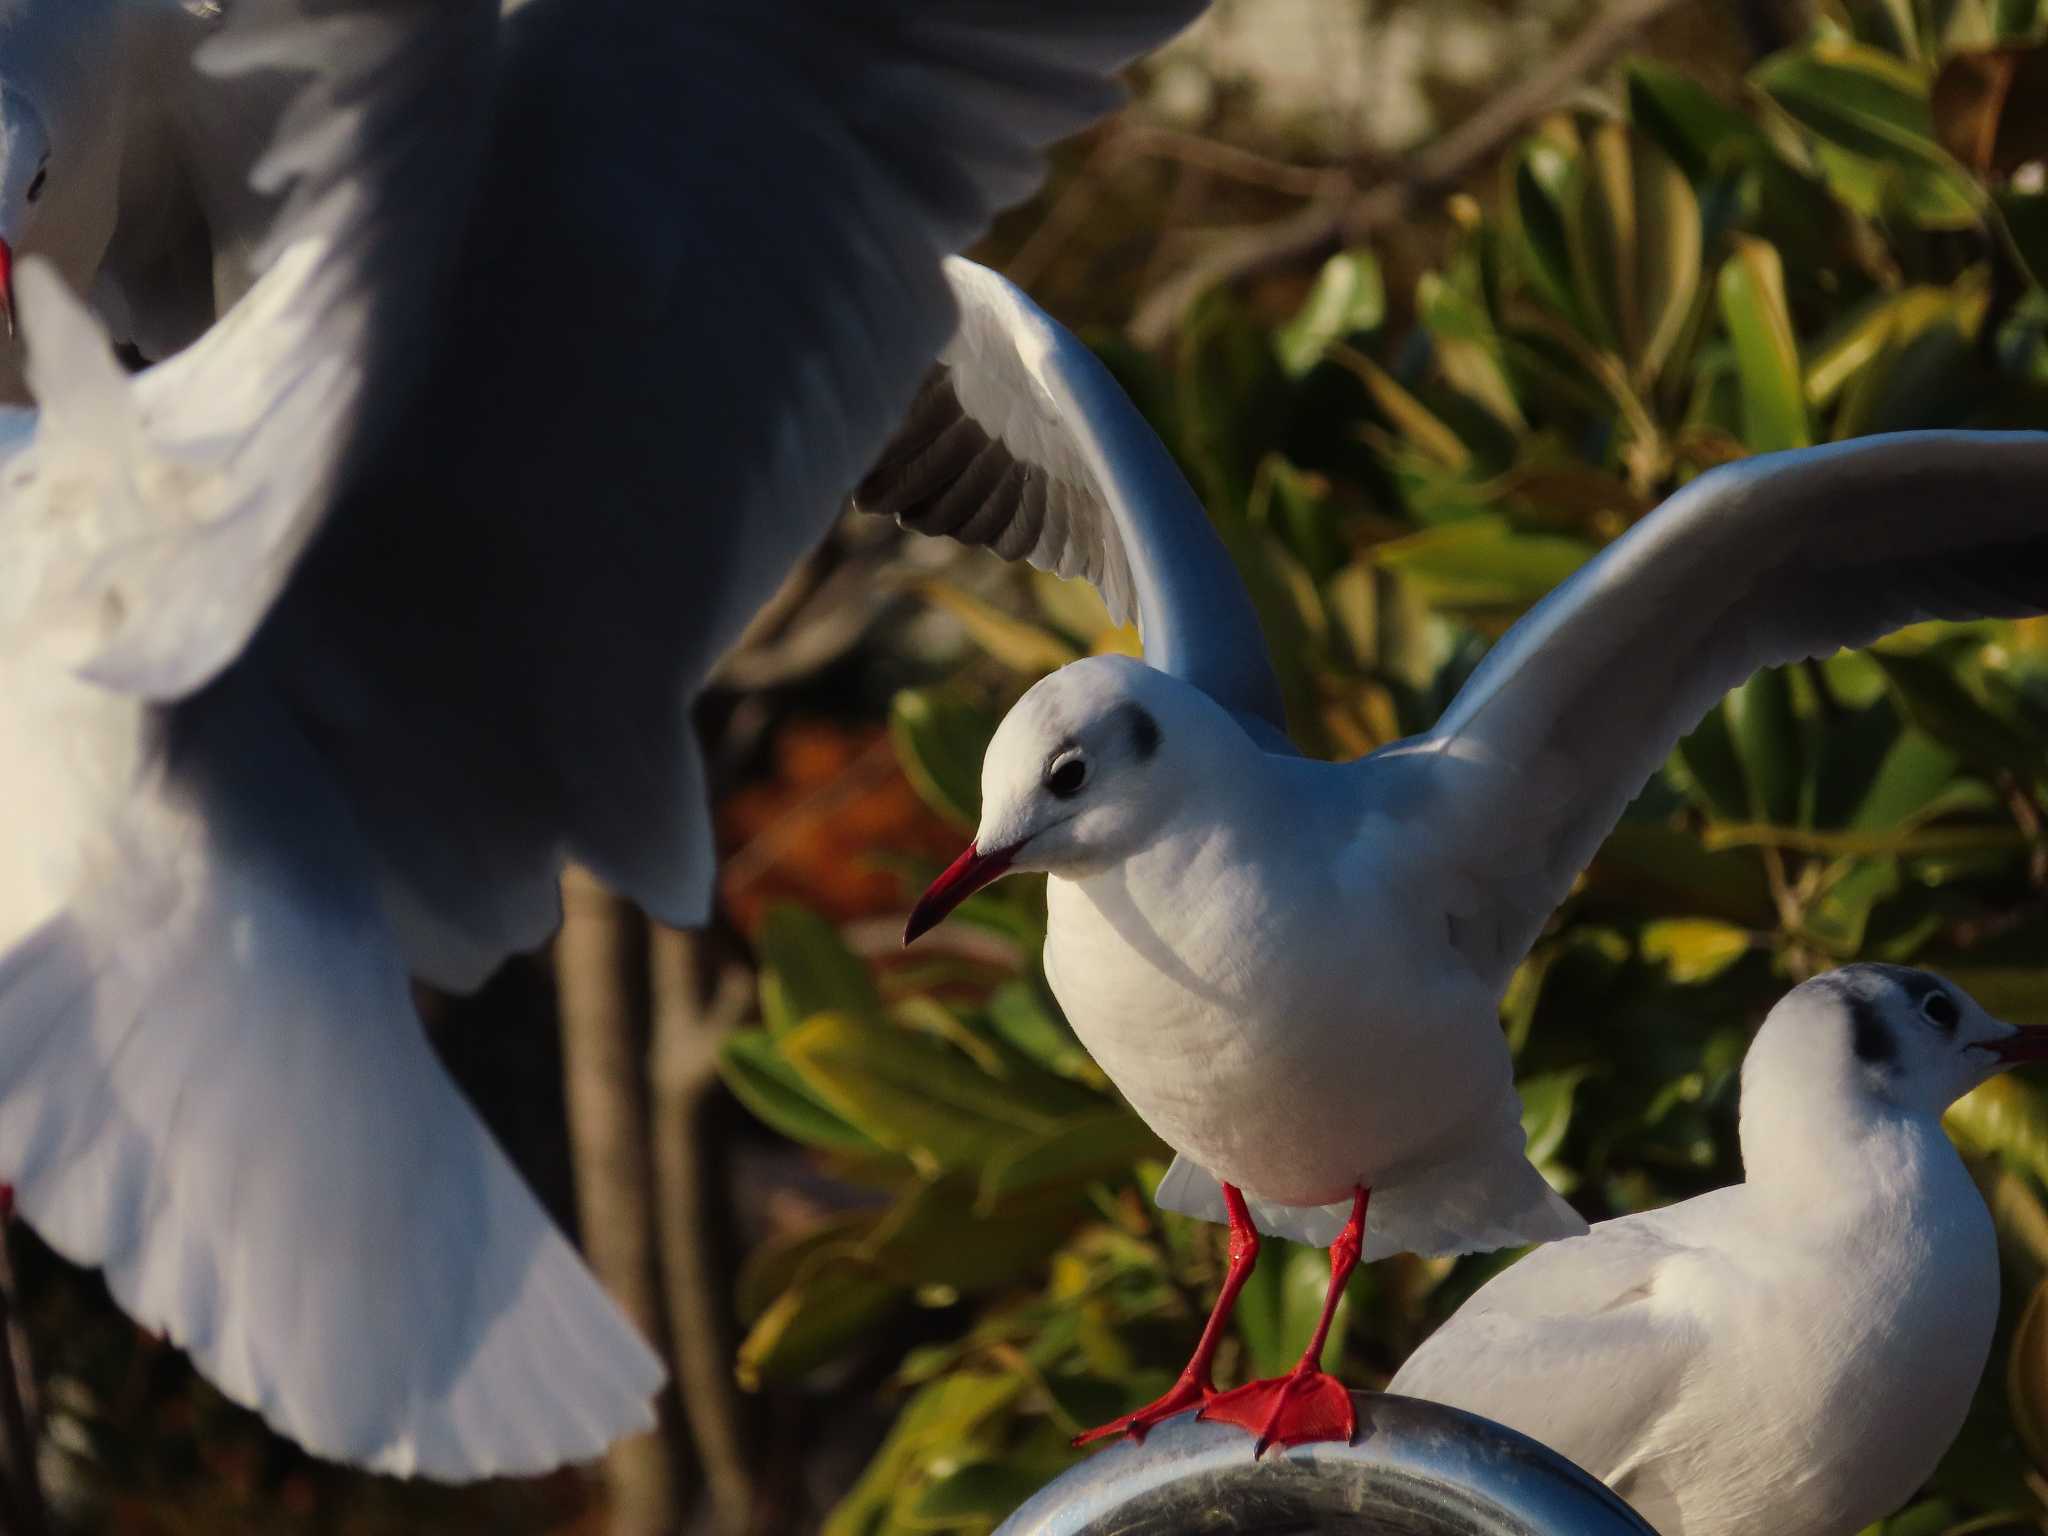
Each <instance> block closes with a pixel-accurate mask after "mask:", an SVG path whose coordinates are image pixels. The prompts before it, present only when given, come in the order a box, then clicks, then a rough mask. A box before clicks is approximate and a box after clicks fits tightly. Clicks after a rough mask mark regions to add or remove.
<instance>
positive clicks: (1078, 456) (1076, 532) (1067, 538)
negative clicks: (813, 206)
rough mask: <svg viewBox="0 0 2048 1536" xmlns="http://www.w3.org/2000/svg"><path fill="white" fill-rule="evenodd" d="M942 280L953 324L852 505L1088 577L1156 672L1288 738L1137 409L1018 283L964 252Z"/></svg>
mask: <svg viewBox="0 0 2048 1536" xmlns="http://www.w3.org/2000/svg"><path fill="white" fill-rule="evenodd" d="M946 276H947V279H948V281H950V283H951V284H952V288H953V295H954V298H955V299H956V300H957V301H958V303H959V306H960V324H959V327H958V329H956V330H955V331H954V333H953V339H952V340H951V341H949V342H948V343H947V344H946V348H945V350H944V351H943V352H941V353H940V354H939V361H938V366H937V367H935V368H934V369H933V370H932V371H931V372H930V373H929V374H927V375H926V377H925V382H924V386H923V388H922V389H921V390H920V391H919V392H918V396H917V399H916V401H915V402H914V403H913V404H912V406H911V408H910V412H909V414H908V415H907V416H906V417H905V418H904V421H903V423H902V424H901V425H900V426H899V427H898V428H897V430H896V434H895V436H894V437H893V438H892V439H891V440H890V442H889V445H888V447H887V448H886V449H884V450H883V453H882V456H881V458H880V460H879V461H878V462H877V463H876V465H875V467H874V468H873V469H872V470H870V471H869V472H868V474H867V476H866V478H865V479H863V480H862V482H861V484H860V488H859V489H858V490H857V491H856V492H855V494H854V502H855V505H856V506H858V507H859V508H860V509H861V510H863V511H867V512H874V513H879V514H882V515H885V516H891V517H894V518H896V519H897V521H899V522H900V523H902V524H903V526H904V527H906V528H909V529H913V530H914V531H916V532H918V533H929V534H943V535H945V536H947V537H949V538H954V539H958V540H959V541H960V542H962V543H964V544H973V545H980V546H982V547H985V548H987V549H990V550H992V551H994V552H995V553H996V554H998V555H1000V556H1002V558H1004V559H1005V560H1024V561H1028V562H1029V563H1030V564H1032V565H1034V566H1037V567H1038V568H1039V569H1040V570H1044V571H1052V572H1054V573H1056V574H1058V575H1061V576H1078V577H1082V578H1084V579H1085V580H1087V581H1088V582H1089V583H1091V584H1092V585H1093V586H1094V587H1095V589H1096V590H1097V591H1098V592H1100V593H1101V594H1102V597H1103V601H1104V602H1106V603H1107V604H1108V605H1109V611H1110V613H1111V614H1112V615H1113V616H1114V617H1115V618H1116V619H1117V620H1118V621H1119V622H1128V621H1130V620H1133V619H1135V620H1137V621H1138V624H1139V628H1140V631H1141V633H1142V635H1143V637H1144V642H1145V659H1146V660H1147V661H1148V662H1150V663H1151V664H1152V665H1153V666H1155V667H1158V668H1160V669H1161V670H1162V671H1165V672H1169V673H1171V674H1173V675H1174V676H1176V677H1179V678H1182V679H1183V680H1185V681H1187V682H1190V683H1193V684H1194V685H1195V686H1196V687H1198V688H1201V689H1203V690H1204V691H1205V692H1207V693H1208V694H1209V695H1210V697H1212V698H1214V699H1215V700H1216V701H1217V702H1218V703H1220V704H1222V705H1223V706H1224V707H1225V708H1227V709H1229V710H1231V711H1232V712H1233V713H1235V714H1238V715H1240V716H1247V717H1250V718H1251V719H1254V720H1258V721H1262V722H1264V723H1265V724H1267V725H1270V726H1272V727H1273V728H1274V729H1275V731H1279V730H1284V728H1285V725H1286V721H1285V719H1284V718H1283V712H1282V706H1281V701H1280V685H1279V683H1278V681H1277V680H1276V679H1275V678H1274V675H1273V669H1272V664H1271V662H1270V661H1269V659H1268V657H1267V652H1266V643H1265V638H1264V636H1263V635H1262V634H1261V633H1260V630H1259V623H1258V617H1257V615H1256V614H1255V613H1254V612H1253V609H1252V605H1251V599H1250V598H1249V597H1248V596H1247V595H1246V593H1245V590H1244V584H1243V583H1242V582H1241V581H1240V580H1239V579H1238V575H1237V572H1236V570H1235V569H1234V568H1233V567H1232V565H1231V563H1230V557H1229V555H1228V554H1227V553H1225V551H1224V548H1223V543H1222V541H1221V540H1220V539H1219V538H1217V536H1216V531H1215V529H1214V528H1213V527H1211V526H1210V523H1209V519H1208V515H1207V514H1206V513H1205V512H1204V511H1203V510H1202V504H1201V502H1200V501H1198V500H1197V499H1196V497H1195V493H1194V490H1193V489H1192V487H1190V486H1189V485H1188V483H1187V480H1186V479H1185V478H1184V477H1183V476H1182V474H1181V472H1180V470H1179V468H1178V466H1176V465H1175V464H1174V462H1173V459H1172V457H1171V456H1170V455H1169V454H1168V453H1167V451H1166V448H1165V446H1164V445H1163V444H1162V443H1161V442H1160V441H1159V439H1158V437H1157V435H1156V434H1154V432H1153V431H1152V428H1151V427H1150V425H1149V424H1147V422H1146V421H1145V419H1144V417H1142V416H1141V415H1140V414H1139V413H1138V410H1137V407H1136V406H1134V405H1132V404H1131V402H1130V400H1129V398H1128V397H1126V396H1125V394H1124V392H1123V390H1122V389H1121V388H1120V387H1119V386H1118V385H1117V383H1116V381H1115V379H1113V378H1111V377H1110V374H1109V370H1108V369H1106V368H1105V367H1103V365H1102V363H1101V362H1100V361H1099V360H1098V359H1097V358H1096V357H1095V355H1094V354H1093V353H1092V352H1090V351H1089V350H1088V349H1087V348H1086V347H1085V346H1083V345H1082V344H1081V342H1080V341H1079V340H1078V339H1077V338H1075V337H1074V336H1073V335H1072V334H1071V333H1070V332H1069V331H1067V330H1066V329H1065V328H1064V327H1063V326H1061V325H1060V324H1059V323H1058V322H1056V321H1055V320H1053V319H1052V318H1051V317H1050V316H1049V315H1047V314H1046V313H1045V312H1044V311H1043V310H1041V309H1040V308H1039V307H1038V306H1037V305H1036V304H1034V303H1032V302H1031V300H1030V299H1029V298H1027V297H1026V296H1025V295H1024V294H1023V293H1022V292H1021V291H1019V290H1018V289H1017V287H1016V286H1015V285H1014V284H1012V283H1010V282H1008V281H1007V280H1005V279H1004V278H1002V277H1001V276H999V275H998V274H996V273H994V272H991V271H989V270H988V269H987V268H986V267H980V266H976V265H975V264H974V263H973V262H970V261H966V260H963V259H960V258H957V257H956V258H955V259H953V260H951V261H949V262H948V263H947V264H946Z"/></svg>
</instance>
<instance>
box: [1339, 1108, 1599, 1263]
mask: <svg viewBox="0 0 2048 1536" xmlns="http://www.w3.org/2000/svg"><path fill="white" fill-rule="evenodd" d="M1585 1231H1586V1219H1585V1217H1583V1216H1581V1215H1580V1214H1579V1213H1578V1212H1577V1211H1575V1210H1573V1209H1572V1208H1571V1206H1570V1204H1569V1203H1568V1202H1567V1201H1566V1200H1565V1198H1564V1197H1563V1196H1562V1195H1560V1194H1559V1193H1558V1192H1557V1191H1556V1190H1554V1189H1552V1188H1551V1187H1550V1185H1549V1183H1548V1182H1546V1181H1545V1179H1544V1177H1543V1175H1542V1174H1540V1173H1538V1172H1537V1171H1536V1169H1535V1168H1534V1167H1533V1166H1532V1165H1531V1164H1530V1162H1529V1160H1528V1159H1527V1158H1526V1157H1524V1156H1523V1155H1522V1148H1521V1135H1520V1128H1519V1127H1517V1128H1516V1136H1515V1146H1514V1148H1513V1153H1512V1155H1511V1156H1510V1155H1507V1154H1506V1153H1505V1152H1504V1151H1498V1150H1497V1151H1495V1152H1494V1153H1492V1154H1491V1155H1478V1156H1472V1157H1468V1158H1464V1159H1461V1160H1460V1161H1458V1162H1454V1163H1446V1164H1444V1165H1443V1166H1441V1167H1433V1168H1430V1169H1428V1170H1426V1171H1424V1172H1421V1173H1419V1174H1417V1175H1415V1176H1413V1177H1409V1178H1394V1179H1389V1180H1387V1181H1386V1182H1385V1183H1384V1184H1382V1185H1381V1186H1380V1187H1379V1188H1377V1189H1375V1190H1374V1191H1373V1192H1372V1210H1371V1214H1370V1215H1369V1216H1368V1217H1367V1219H1366V1228H1365V1254H1364V1257H1365V1258H1366V1259H1367V1260H1372V1259H1383V1258H1385V1257H1387V1256H1388V1255H1389V1254H1395V1253H1419V1254H1421V1255H1423V1256H1424V1257H1425V1258H1435V1257H1438V1256H1441V1255H1446V1254H1458V1253H1487V1252H1490V1251H1492V1250H1493V1249H1495V1248H1521V1247H1526V1246H1527V1245H1529V1244H1531V1243H1548V1242H1553V1241H1555V1240H1556V1239H1558V1238H1560V1237H1578V1236H1580V1235H1582V1234H1583V1233H1584V1232H1585Z"/></svg>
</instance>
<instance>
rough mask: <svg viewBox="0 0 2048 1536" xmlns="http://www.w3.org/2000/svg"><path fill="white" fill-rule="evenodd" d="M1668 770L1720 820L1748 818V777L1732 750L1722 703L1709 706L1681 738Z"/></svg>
mask: <svg viewBox="0 0 2048 1536" xmlns="http://www.w3.org/2000/svg"><path fill="white" fill-rule="evenodd" d="M1669 771H1670V772H1671V773H1672V776H1673V779H1674V781H1675V782H1676V783H1677V784H1678V786H1679V787H1680V788H1681V789H1682V790H1684V792H1685V793H1686V794H1687V795H1688V796H1690V797H1691V799H1692V800H1693V801H1694V802H1695V803H1696V804H1698V805H1699V806H1700V808H1701V809H1703V810H1705V811H1707V812H1709V813H1710V814H1712V815H1714V816H1717V817H1719V818H1720V819H1721V820H1723V821H1746V820H1748V819H1749V815H1750V807H1749V781H1748V779H1747V778H1745V777H1744V775H1743V770H1742V759H1741V757H1740V756H1739V755H1738V754H1737V753H1736V750H1735V736H1734V733H1733V732H1732V731H1731V730H1730V729H1729V726H1728V710H1727V709H1726V707H1725V705H1724V706H1723V707H1718V708H1715V709H1710V710H1708V711H1707V713H1706V714H1705V715H1704V716H1703V717H1702V718H1701V720H1700V723H1699V724H1698V725H1696V726H1694V727H1693V728H1692V729H1691V730H1690V731H1688V732H1687V733H1686V734H1685V735H1684V736H1683V737H1682V738H1680V740H1679V743H1678V747H1677V750H1676V751H1675V752H1674V753H1673V754H1672V760H1671V762H1670V764H1669Z"/></svg>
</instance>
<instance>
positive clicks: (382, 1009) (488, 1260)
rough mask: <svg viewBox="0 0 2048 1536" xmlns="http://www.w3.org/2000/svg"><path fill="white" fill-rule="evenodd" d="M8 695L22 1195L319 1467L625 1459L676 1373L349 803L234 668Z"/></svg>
mask: <svg viewBox="0 0 2048 1536" xmlns="http://www.w3.org/2000/svg"><path fill="white" fill-rule="evenodd" d="M0 677H4V678H6V681H7V684H8V686H7V688H6V697H5V702H4V705H0V711H4V713H0V790H4V798H5V800H6V802H7V803H8V805H10V806H11V807H14V808H16V810H15V814H16V815H17V816H19V817H20V818H21V820H22V821H23V822H24V823H26V824H19V825H13V826H10V827H8V828H7V829H5V830H6V835H5V840H4V842H0V856H4V860H5V862H4V863H0V875H4V876H5V878H4V880H0V1178H4V1179H5V1180H7V1181H8V1182H10V1183H12V1185H13V1186H14V1189H15V1192H16V1197H17V1199H18V1202H19V1208H20V1210H21V1213H22V1215H23V1216H24V1217H25V1218H26V1219H27V1220H28V1221H29V1222H30V1223H31V1224H32V1225H33V1226H34V1227H35V1229H36V1231H37V1232H38V1233H40V1234H41V1235H42V1236H43V1238H44V1239H45V1240H46V1241H48V1242H49V1243H50V1245H51V1246H52V1247H54V1248H55V1249H56V1250H57V1251H58V1252H60V1253H62V1254H64V1255H65V1256H66V1257H67V1258H70V1259H72V1260H73V1261H74V1262H77V1263H81V1264H97V1265H102V1266H104V1268H105V1271H106V1277H107V1284H108V1287H109V1288H110V1289H111V1290H112V1292H113V1294H114V1297H115V1299H116V1300H117V1301H119V1302H120V1304H121V1305H122V1307H124V1308H125V1309H126V1310H127V1311H128V1312H129V1313H131V1314H132V1315H133V1316H134V1317H135V1318H136V1320H137V1321H139V1322H140V1323H142V1324H143V1325H144V1326H145V1327H148V1328H152V1329H156V1330H159V1331H161V1332H162V1333H163V1334H165V1335H166V1336H167V1337H168V1338H169V1339H170V1340H171V1341H172V1342H173V1343H175V1344H177V1345H179V1346H181V1347H182V1348H184V1349H186V1350H189V1351H190V1352H191V1355H192V1358H193V1361H194V1363H195V1364H196V1365H197V1366H198V1367H199V1369H200V1370H201V1371H202V1372H203V1373H204V1374H205V1375H206V1377H207V1378H208V1379H209V1380H210V1381H212V1382H213V1383H214V1384H215V1385H216V1386H217V1387H219V1388H220V1389H221V1390H222V1391H223V1392H225V1393H226V1394H227V1395H228V1396H229V1397H231V1398H233V1399H234V1400H235V1401H237V1402H240V1403H243V1404H245V1405H246V1406H248V1407H251V1408H254V1409H256V1410H257V1411H258V1412H260V1413H261V1414H262V1415H263V1416H264V1418H265V1419H267V1420H268V1421H269V1422H270V1423H271V1424H272V1425H273V1426H274V1427H275V1428H276V1429H278V1430H279V1431H280V1432H282V1433H284V1434H287V1435H289V1436H291V1437H292V1438H293V1439H295V1440H297V1441H298V1442H299V1443H300V1444H302V1445H304V1446H305V1447H306V1448H307V1449H308V1450H310V1451H312V1452H314V1453H315V1454H317V1455H321V1456H327V1457H333V1458H337V1459H341V1460H345V1461H351V1462H356V1463H359V1464H361V1465H363V1466H367V1467H372V1468H375V1469H377V1470H380V1471H385V1472H394V1473H401V1474H424V1475H427V1476H431V1477H438V1478H445V1479H468V1478H475V1477H484V1476H490V1475H496V1474H506V1473H534V1472H541V1471H546V1470H548V1469H551V1468H553V1467H556V1466H559V1465H561V1464H562V1463H563V1462H567V1461H581V1460H586V1459H589V1458H591V1457H594V1456H596V1455H598V1454H600V1453H601V1452H602V1451H603V1450H604V1448H605V1447H606V1445H608V1444H609V1443H610V1442H611V1441H612V1440H614V1439H616V1438H617V1437H618V1436H620V1435H623V1434H627V1433H630V1432H632V1431H634V1430H637V1429H641V1428H644V1427H646V1426H648V1425H649V1424H651V1423H652V1422H653V1413H652V1408H651V1399H652V1395H653V1393H654V1392H655V1391H656V1390H657V1389H658V1388H659V1387H660V1385H661V1380H662V1370H661V1366H660V1364H659V1363H658V1362H657V1361H656V1359H655V1358H654V1356H653V1355H652V1354H651V1353H650V1352H649V1350H648V1348H647V1346H646V1345H645V1344H644V1343H642V1342H641V1340H640V1338H639V1336H638V1335H637V1334H636V1333H635V1331H634V1330H633V1327H632V1325H631V1324H630V1323H628V1322H627V1321H626V1320H625V1318H624V1317H623V1316H621V1314H620V1313H619V1311H618V1309H617V1308H616V1307H615V1306H613V1305H612V1303H611V1301H610V1300H609V1299H608V1298H607V1297H606V1295H605V1293H604V1291H603V1290H602V1289H601V1288H600V1287H599V1285H598V1284H597V1282H596V1280H595V1279H593V1278H592V1276H591V1274H590V1272H589V1270H588V1269H586V1268H585V1267H584V1265H583V1263H582V1261H581V1260H580V1259H579V1258H578V1257H577V1254H576V1251H575V1249H574V1248H572V1247H571V1246H570V1245H569V1243H568V1242H567V1241H566V1240H565V1239H564V1238H563V1236H562V1235H561V1233H560V1232H558V1231H557V1230H556V1229H555V1227H554V1225H553V1224H552V1223H551V1222H550V1221H549V1220H548V1217H547V1214H546V1212H544V1211H543V1210H542V1209H541V1207H540V1206H539V1204H538V1203H537V1202H536V1201H535V1200H534V1198H533V1195H532V1194H531V1193H530V1192H529V1191H528V1190H527V1188H526V1186H525V1185H524V1183H522V1182H521V1180H520V1178H519V1175H518V1174H517V1173H516V1172H515V1171H514V1169H513V1168H512V1166H511V1164H510V1163H509V1162H507V1161H506V1159H505V1155H504V1154H503V1152H501V1151H500V1150H499V1149H498V1147H497V1146H496V1145H495V1144H494V1143H493V1142H492V1140H491V1138H490V1135H489V1133H488V1132H487V1131H486V1130H485V1129H484V1127H483V1125H482V1124H481V1122H480V1121H479V1120H478V1119H477V1116H476V1113H475V1111H474V1110H472V1109H471V1108H470V1106H469V1105H468V1104H467V1103H466V1102H464V1100H463V1098H462V1096H461V1094H460V1093H458V1092H457V1091H456V1088H455V1085H454V1084H453V1083H452V1082H451V1081H450V1080H449V1078H448V1075H447V1073H446V1072H445V1071H444V1070H443V1069H442V1068H441V1065H440V1063H439V1062H437V1061H436V1060H435V1059H434V1054H433V1051H432V1050H431V1049H430V1048H429V1046H428V1044H427V1040H426V1036H425V1034H424V1032H423V1031H422V1030H421V1028H420V1024H419V1020H418V1018H417V1017H416V1015H415V1014H414V1012H413V1005H412V997H411V993H410V991H409V988H408V984H407V976H406V968H405V964H404V960H403V957H402V956H401V955H400V953H399V951H398V947H397V944H396V943H395V941H394V939H393V937H392V935H391V931H390V927H389V925H388V923H387V922H386V921H385V918H384V914H383V912H382V911H381V910H380V907H379V902H378V893H377V890H376V886H375V884H374V881H373V878H372V874H373V872H372V870H371V868H370V866H369V864H368V862H367V860H366V859H365V857H364V853H363V850H362V848H361V846H360V839H359V837H358V835H357V831H356V828H355V825H354V822H353V819H352V818H351V816H350V814H349V811H348V808H347V806H346V805H345V804H344V803H343V801H342V799H341V797H340V795H339V793H338V792H337V790H336V787H335V785H334V784H333V782H332V780H331V778H330V777H329V776H328V774H327V772H326V770H325V768H324V767H323V765H322V764H321V763H320V761H319V758H318V755H317V754H316V753H315V752H314V751H313V750H312V749H311V748H310V747H309V746H308V744H307V743H306V741H305V740H304V738H303V737H302V736H301V735H300V734H299V733H298V730H297V728H296V726H295V724H294V722H293V721H292V720H291V719H290V718H289V717H288V715H287V714H286V713H285V711H284V710H283V709H282V708H280V707H278V706H277V704H276V703H275V701H274V700H270V699H267V698H264V697H262V696H261V694H260V690H258V689H256V688H253V687H252V686H251V684H250V680H249V679H248V678H246V677H245V676H244V675H243V674H240V673H231V674H229V676H228V678H227V679H226V680H224V681H223V682H222V683H221V684H220V685H219V686H217V687H215V688H213V689H209V690H208V691H207V693H206V694H205V695H203V696H202V697H201V698H200V699H198V700H196V701H195V702H193V703H192V704H189V705H187V706H184V707H183V708H181V709H180V710H178V711H177V712H176V713H175V714H174V715H172V716H171V717H170V719H169V720H168V721H166V720H163V719H160V718H156V716H157V715H159V714H160V712H154V711H150V710H148V709H147V707H146V706H142V705H138V704H137V703H135V701H133V700H130V699H124V698H122V697H120V696H119V695H116V694H111V693H108V692H106V691H105V690H102V689H97V688H94V687H92V686H91V685H89V684H83V683H80V682H78V681H77V680H75V679H73V678H70V677H66V676H64V675H62V674H61V673H42V674H15V673H11V672H9V671H6V670H4V669H0Z"/></svg>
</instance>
